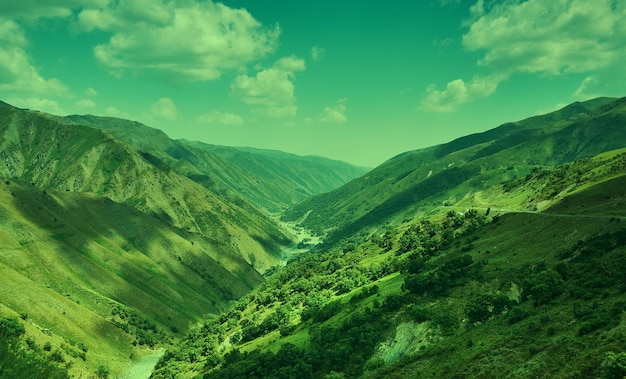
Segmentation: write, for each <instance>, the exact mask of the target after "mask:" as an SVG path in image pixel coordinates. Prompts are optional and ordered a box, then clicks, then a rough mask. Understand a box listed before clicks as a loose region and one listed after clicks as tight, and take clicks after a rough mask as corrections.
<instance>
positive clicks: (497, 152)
mask: <svg viewBox="0 0 626 379" xmlns="http://www.w3.org/2000/svg"><path fill="white" fill-rule="evenodd" d="M625 124H626V98H621V99H610V98H599V99H595V100H591V101H588V102H582V103H574V104H571V105H569V106H567V107H565V108H563V109H561V110H559V111H556V112H553V113H550V114H547V115H542V116H535V117H531V118H529V119H526V120H522V121H518V122H513V123H506V124H504V125H501V126H499V127H497V128H495V129H492V130H489V131H486V132H483V133H477V134H473V135H469V136H465V137H461V138H459V139H456V140H454V141H451V142H449V143H446V144H443V145H439V146H434V147H430V148H426V149H421V150H416V151H412V152H407V153H404V154H400V155H398V156H397V157H395V158H392V159H390V160H389V161H387V162H385V163H384V164H382V165H381V166H379V167H377V168H375V169H374V170H372V171H371V172H369V173H367V174H366V175H364V176H362V177H361V178H359V179H356V180H353V181H351V182H349V183H347V184H346V185H344V186H342V187H340V188H338V189H336V190H334V191H331V192H329V193H325V194H322V195H318V196H314V197H311V198H308V199H306V200H304V201H302V202H301V203H299V204H297V205H295V206H293V207H292V208H290V209H289V210H288V211H287V212H285V214H284V215H283V219H284V220H289V221H295V220H303V221H302V222H301V225H302V226H304V227H306V228H309V229H311V230H313V231H314V232H316V233H317V234H320V235H328V238H327V240H328V241H329V242H336V241H338V240H340V239H342V238H345V237H349V236H352V235H354V234H356V233H359V231H363V230H367V229H368V228H371V227H375V226H376V225H379V224H381V223H384V222H392V221H396V222H397V221H398V220H403V219H407V218H408V219H414V218H415V219H419V218H421V217H424V216H426V215H428V214H430V212H432V211H434V210H435V209H436V208H437V207H438V206H440V205H448V206H454V205H455V204H457V203H459V202H461V201H462V200H463V199H464V198H466V197H467V196H471V195H472V194H473V193H475V192H477V191H480V190H482V189H485V188H488V187H490V186H493V185H496V184H499V183H501V182H503V181H506V180H511V179H514V178H520V177H524V176H525V175H527V174H528V173H530V172H531V171H532V170H533V169H537V168H551V167H554V166H555V165H559V164H563V163H567V162H573V161H575V160H579V159H583V158H586V157H590V156H593V155H596V154H599V153H601V152H604V151H609V150H613V149H617V148H621V147H623V146H625V145H626V133H625V132H624V125H625Z"/></svg>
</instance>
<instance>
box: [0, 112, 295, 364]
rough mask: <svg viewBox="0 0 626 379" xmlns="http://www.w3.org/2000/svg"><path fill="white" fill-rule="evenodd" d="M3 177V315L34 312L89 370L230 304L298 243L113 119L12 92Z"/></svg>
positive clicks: (0, 124) (56, 348)
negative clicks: (144, 145) (72, 113)
mask: <svg viewBox="0 0 626 379" xmlns="http://www.w3.org/2000/svg"><path fill="white" fill-rule="evenodd" d="M0 178H2V179H1V183H2V184H1V188H0V196H1V197H2V201H1V202H0V204H1V205H0V213H1V214H2V218H1V220H0V238H1V239H2V243H1V244H0V250H1V252H2V254H0V275H1V276H2V277H3V278H4V279H6V280H3V285H2V289H1V290H0V303H1V304H2V307H0V316H4V315H21V316H22V318H24V319H26V320H28V324H27V326H28V329H29V330H31V331H32V333H28V334H27V335H28V336H29V337H28V338H34V339H35V344H36V345H38V346H41V345H42V344H45V343H48V344H50V345H49V346H50V348H49V349H48V350H49V351H50V353H51V354H54V356H55V357H56V358H55V359H57V360H58V361H59V362H64V363H65V364H67V365H74V366H73V367H74V368H73V370H75V372H76V373H78V372H80V371H81V370H82V369H86V370H89V371H91V372H93V371H94V370H95V367H97V364H99V363H102V364H106V365H107V366H108V367H111V369H113V370H114V371H113V372H114V373H115V374H116V375H118V374H122V372H120V370H123V367H124V366H126V365H128V364H129V363H130V359H129V357H131V356H133V357H137V356H138V355H139V353H140V351H139V350H136V349H137V348H138V347H139V346H156V345H161V346H163V345H162V344H167V343H170V342H171V339H172V338H175V337H176V334H177V332H179V331H185V330H187V329H188V328H189V327H190V326H191V325H192V324H193V323H194V322H196V321H197V320H198V319H199V318H201V317H203V316H206V315H207V314H212V313H217V312H219V310H220V309H222V308H223V307H224V306H225V305H226V304H227V303H228V302H229V301H232V300H234V299H237V298H239V297H240V296H242V295H243V294H244V293H246V292H247V291H249V290H250V289H251V288H253V287H254V286H256V285H257V284H259V283H260V282H261V281H262V276H261V275H260V273H259V272H263V271H265V270H267V269H268V268H270V267H273V266H275V265H277V264H279V257H280V255H279V254H280V251H281V250H282V249H283V248H284V247H287V246H290V245H292V244H293V241H292V237H291V236H290V235H288V234H287V233H286V232H284V231H283V230H282V229H281V228H280V227H278V226H277V225H276V224H275V223H274V222H273V221H271V220H270V219H268V218H267V217H266V216H265V215H264V214H263V213H261V212H260V211H259V210H257V208H255V207H254V206H252V205H251V204H250V203H248V202H247V201H246V200H245V199H243V198H241V197H240V196H238V195H236V194H234V193H229V194H217V193H215V192H213V191H211V190H209V189H207V188H206V187H204V186H202V185H200V184H199V183H197V182H195V181H193V180H191V179H189V178H188V177H186V176H183V175H180V174H179V173H177V172H176V171H175V170H174V169H172V168H171V167H170V166H169V165H168V164H167V163H166V162H164V161H163V160H161V159H159V158H158V157H156V156H155V155H152V154H150V153H147V152H142V151H139V150H137V149H136V148H135V147H133V146H131V145H128V144H126V143H124V142H122V141H121V140H120V139H118V138H116V137H115V136H113V135H112V134H111V133H109V132H107V131H104V130H99V129H94V128H89V127H86V126H80V125H75V124H74V125H68V124H64V123H60V122H58V121H56V120H54V119H51V118H50V117H49V116H47V115H42V114H40V113H38V112H35V111H26V110H20V109H17V108H14V107H12V106H10V105H8V104H5V103H0ZM0 332H1V331H0ZM0 334H2V333H0ZM33 336H34V337H33ZM39 342H41V344H39ZM79 343H80V346H81V348H76V346H78V345H77V344H79ZM33 346H34V345H33ZM135 346H137V347H135ZM83 348H84V349H83ZM81 351H82V353H81ZM131 353H132V354H131ZM77 358H78V359H77ZM81 358H82V359H81Z"/></svg>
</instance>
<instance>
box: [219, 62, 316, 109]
mask: <svg viewBox="0 0 626 379" xmlns="http://www.w3.org/2000/svg"><path fill="white" fill-rule="evenodd" d="M305 69H306V66H305V62H304V60H303V59H300V58H296V57H293V56H291V57H284V58H281V59H279V60H278V61H277V62H276V63H275V64H274V65H273V66H272V67H271V68H268V69H265V70H262V71H259V72H257V74H256V75H255V76H254V77H250V76H247V75H239V76H237V77H236V78H235V80H234V81H233V82H232V83H231V86H230V89H231V93H232V94H233V95H235V96H237V97H239V98H240V99H241V101H243V102H244V103H246V104H250V105H255V106H257V109H258V110H259V111H260V112H262V113H264V114H265V115H268V116H270V117H272V118H289V117H293V116H295V114H296V112H297V110H298V107H297V106H296V97H295V86H294V84H293V80H294V78H295V72H296V71H304V70H305Z"/></svg>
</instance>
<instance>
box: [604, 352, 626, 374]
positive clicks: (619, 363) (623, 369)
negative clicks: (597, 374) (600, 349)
mask: <svg viewBox="0 0 626 379" xmlns="http://www.w3.org/2000/svg"><path fill="white" fill-rule="evenodd" d="M624 376H626V353H623V352H622V353H619V354H616V353H614V352H612V351H609V352H608V353H606V356H605V358H604V361H602V377H603V378H607V379H620V378H623V377H624Z"/></svg>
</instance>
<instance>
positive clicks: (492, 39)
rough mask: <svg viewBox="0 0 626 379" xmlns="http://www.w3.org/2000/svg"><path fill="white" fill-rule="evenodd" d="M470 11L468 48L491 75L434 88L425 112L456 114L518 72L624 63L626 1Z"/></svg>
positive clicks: (521, 4) (479, 6) (535, 2)
mask: <svg viewBox="0 0 626 379" xmlns="http://www.w3.org/2000/svg"><path fill="white" fill-rule="evenodd" d="M470 11H471V14H472V18H471V20H470V21H469V22H468V23H467V25H466V26H467V27H468V31H467V33H466V34H465V35H464V36H463V39H462V43H463V47H464V48H465V49H466V50H468V51H476V52H480V53H482V54H481V58H480V59H479V60H478V61H477V65H479V66H485V67H488V68H489V69H491V70H492V73H491V74H490V75H488V76H485V77H484V78H482V81H483V82H482V83H481V82H479V81H477V79H476V78H475V79H473V80H472V81H470V82H469V83H467V82H465V81H464V80H463V79H457V80H454V81H451V82H449V83H448V85H447V86H446V89H445V90H443V91H440V90H437V89H436V87H435V86H434V85H431V86H430V87H429V88H428V89H427V95H426V98H425V99H424V100H423V102H422V108H423V109H430V110H433V111H442V112H449V111H453V110H454V109H455V108H456V107H457V106H458V105H460V104H463V103H466V102H469V101H471V100H473V99H474V98H477V97H483V96H489V95H491V94H492V93H493V92H495V90H496V88H497V86H498V84H499V83H500V82H501V81H502V80H505V79H506V78H509V77H510V76H512V75H514V74H516V73H531V74H538V75H545V76H559V75H564V74H572V73H575V74H580V73H593V72H597V71H598V70H604V69H608V68H611V67H619V66H623V65H624V63H625V62H624V60H625V59H626V49H624V42H623V41H625V40H626V3H625V2H620V1H612V0H597V1H593V2H590V1H586V0H551V1H543V0H527V1H519V0H514V1H505V2H491V1H489V2H486V1H483V0H479V1H477V2H476V3H475V5H473V6H472V7H471V9H470ZM587 84H590V83H589V82H588V83H586V84H585V86H586V85H587ZM584 90H585V87H583V88H582V90H580V91H577V92H582V91H584Z"/></svg>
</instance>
